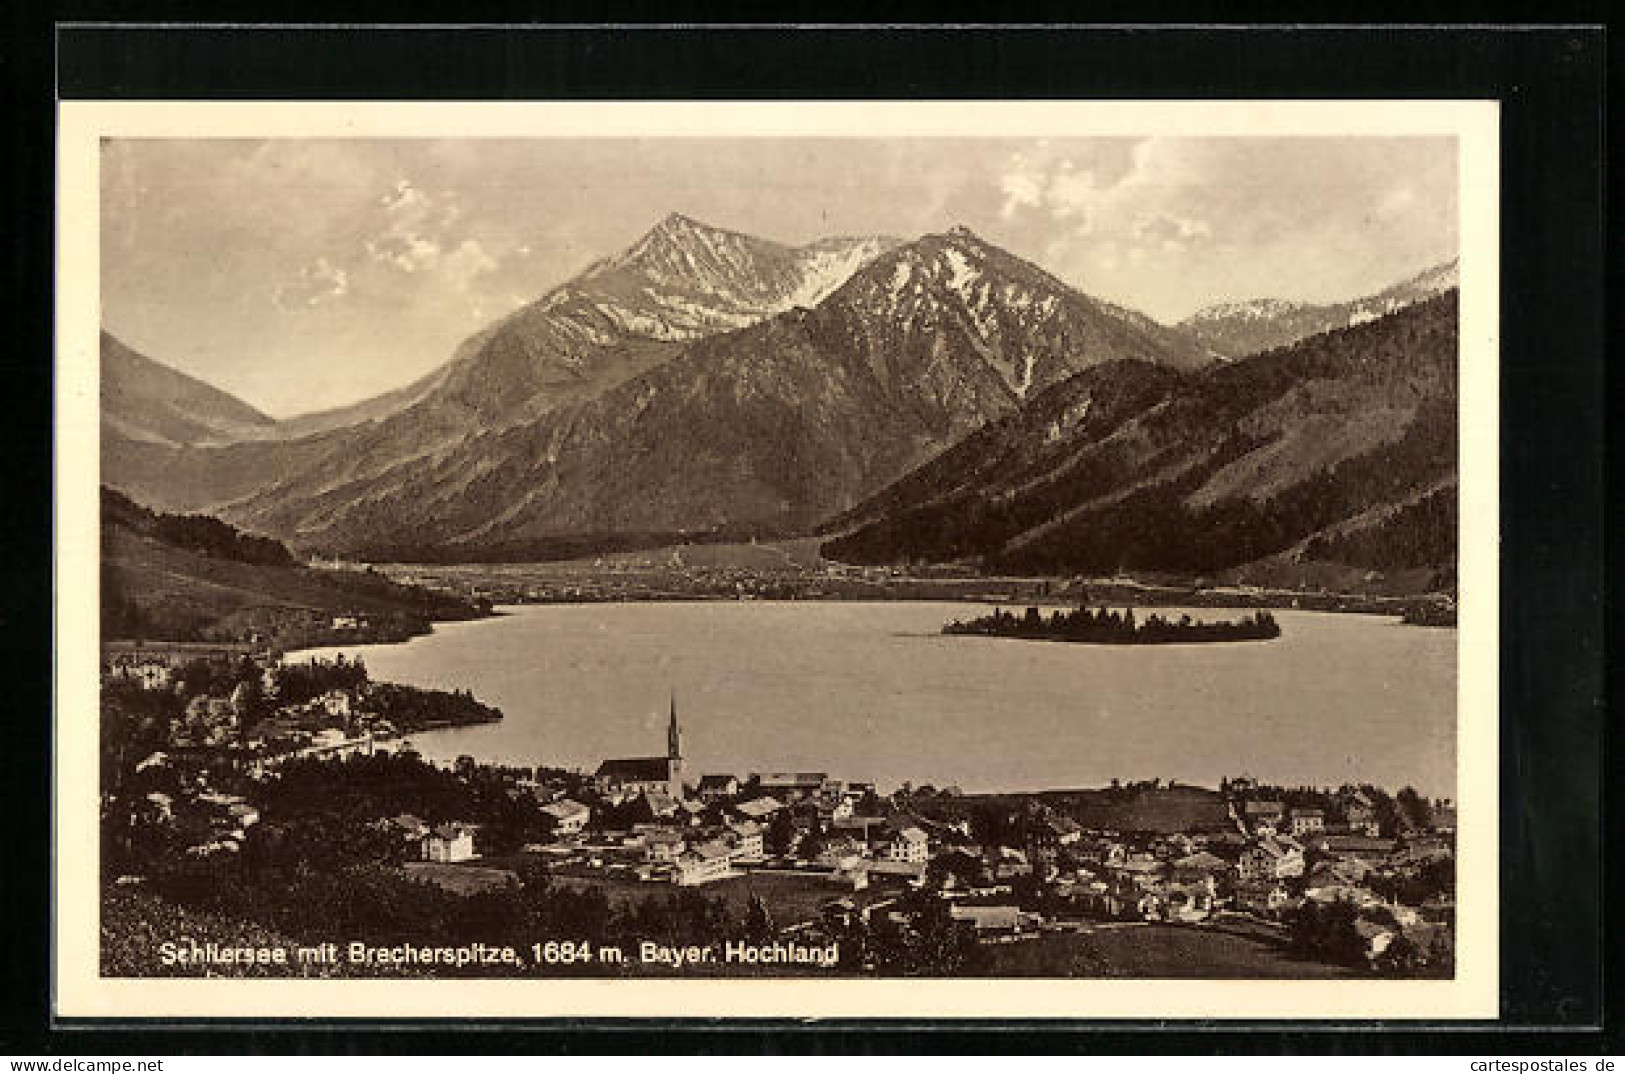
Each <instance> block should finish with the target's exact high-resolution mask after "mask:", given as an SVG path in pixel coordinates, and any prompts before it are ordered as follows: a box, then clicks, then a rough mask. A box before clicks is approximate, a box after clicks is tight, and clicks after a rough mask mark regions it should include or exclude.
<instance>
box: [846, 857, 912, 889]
mask: <svg viewBox="0 0 1625 1074" xmlns="http://www.w3.org/2000/svg"><path fill="white" fill-rule="evenodd" d="M860 867H861V868H862V869H863V870H865V871H866V872H868V874H869V876H870V879H875V878H879V879H881V880H890V881H893V882H897V881H901V882H904V883H907V884H911V885H913V886H914V887H920V886H921V885H923V884H924V883H925V870H926V863H925V862H923V861H893V860H892V859H890V858H879V859H875V858H870V859H866V860H865V861H863V862H862V864H861V866H860Z"/></svg>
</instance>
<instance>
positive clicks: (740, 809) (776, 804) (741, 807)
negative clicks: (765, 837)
mask: <svg viewBox="0 0 1625 1074" xmlns="http://www.w3.org/2000/svg"><path fill="white" fill-rule="evenodd" d="M783 808H784V805H783V803H781V802H780V801H779V800H778V799H777V798H771V797H762V798H752V799H751V800H750V801H748V802H741V803H739V804H738V805H736V806H734V812H735V813H738V814H739V815H740V816H741V817H744V818H745V819H746V820H754V821H758V822H760V821H764V820H767V819H768V818H769V817H771V816H773V814H775V813H777V812H778V811H779V810H781V809H783Z"/></svg>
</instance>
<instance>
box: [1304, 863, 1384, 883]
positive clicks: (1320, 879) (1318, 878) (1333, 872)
mask: <svg viewBox="0 0 1625 1074" xmlns="http://www.w3.org/2000/svg"><path fill="white" fill-rule="evenodd" d="M1370 873H1371V866H1370V865H1367V864H1366V863H1365V862H1363V861H1360V860H1359V859H1357V858H1348V859H1339V860H1333V861H1321V862H1316V863H1315V867H1314V868H1313V869H1310V870H1309V875H1308V876H1306V877H1305V878H1304V885H1305V886H1306V887H1311V888H1322V887H1353V886H1356V885H1359V884H1362V883H1364V882H1365V878H1366V877H1367V876H1368V875H1370Z"/></svg>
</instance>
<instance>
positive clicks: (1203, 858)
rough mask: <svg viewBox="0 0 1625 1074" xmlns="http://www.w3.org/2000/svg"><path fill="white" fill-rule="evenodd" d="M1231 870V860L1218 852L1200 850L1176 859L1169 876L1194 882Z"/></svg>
mask: <svg viewBox="0 0 1625 1074" xmlns="http://www.w3.org/2000/svg"><path fill="white" fill-rule="evenodd" d="M1229 871H1230V863H1229V862H1227V861H1225V860H1224V859H1223V858H1221V857H1219V856H1218V855H1217V854H1210V853H1208V852H1207V851H1205V850H1199V851H1197V852H1196V853H1195V854H1187V855H1186V856H1185V857H1183V858H1179V859H1178V860H1176V861H1175V862H1174V863H1173V866H1172V867H1171V869H1170V870H1169V878H1170V879H1171V880H1174V881H1176V882H1178V883H1192V882H1199V881H1202V880H1204V879H1211V878H1213V877H1218V876H1224V875H1225V874H1227V873H1229Z"/></svg>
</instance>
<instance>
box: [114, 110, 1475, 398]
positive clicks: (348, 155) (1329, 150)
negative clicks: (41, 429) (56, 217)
mask: <svg viewBox="0 0 1625 1074" xmlns="http://www.w3.org/2000/svg"><path fill="white" fill-rule="evenodd" d="M101 185H102V192H101V214H102V219H101V257H102V272H101V276H102V326H103V327H104V328H106V329H107V330H108V331H110V332H112V333H113V334H114V335H116V336H118V337H119V338H121V339H122V340H123V341H124V342H125V343H127V344H129V345H130V346H132V347H134V348H135V349H137V350H138V351H141V352H142V353H144V354H146V355H147V356H148V357H151V358H154V359H156V360H157V361H160V362H163V363H165V364H166V365H170V366H172V367H174V368H176V369H180V370H182V371H183V372H187V373H190V374H192V375H194V376H197V377H200V378H202V379H203V380H206V381H208V382H209V383H211V384H214V385H215V386H217V387H220V388H223V389H225V390H226V391H229V392H231V393H232V394H234V395H236V396H238V397H239V398H241V399H243V400H244V401H246V402H248V403H250V404H251V405H253V406H256V407H259V408H260V409H261V410H263V411H265V412H266V413H268V414H270V415H272V416H274V417H289V416H292V415H294V414H300V413H307V412H310V411H314V410H321V409H326V408H328V407H333V406H339V405H343V404H345V403H350V402H354V401H357V400H360V399H364V398H367V397H369V396H372V395H376V394H378V393H380V392H383V391H388V390H389V389H391V388H396V387H399V386H401V385H403V384H406V383H409V382H410V381H412V380H415V379H416V378H417V377H419V376H421V375H423V374H424V373H426V372H428V371H429V370H431V369H433V368H435V367H436V366H438V365H440V364H441V363H443V362H444V361H446V360H447V359H448V358H449V357H450V356H451V354H452V352H453V350H454V349H455V348H456V346H457V344H458V343H459V342H460V341H462V340H463V339H464V338H466V337H467V336H469V335H470V334H472V333H473V332H475V331H477V330H478V329H479V328H481V327H483V326H484V325H486V324H488V323H490V322H491V321H493V320H495V319H496V318H498V317H500V316H502V315H504V314H506V313H508V312H510V311H512V310H513V309H516V308H517V307H519V306H521V305H523V304H525V303H527V302H531V301H534V300H535V299H536V298H538V297H540V296H541V295H542V294H544V293H545V292H546V291H548V290H549V289H550V288H552V287H554V286H557V285H558V284H560V283H563V282H564V281H566V280H568V279H569V278H570V277H572V276H574V275H575V274H576V273H578V272H579V271H580V270H581V269H582V268H583V267H585V266H586V265H587V264H589V263H590V262H592V261H594V260H596V259H598V258H600V257H603V256H605V255H608V254H611V253H614V252H616V251H618V250H621V249H624V248H626V247H628V246H630V245H631V244H633V243H634V242H636V241H637V239H638V237H639V236H641V235H642V234H643V233H644V232H645V231H647V230H648V229H649V228H650V227H652V226H654V225H655V224H656V223H657V222H658V221H659V220H660V219H661V218H662V217H663V216H665V215H666V214H667V213H669V212H681V213H683V214H685V215H687V216H689V217H692V218H694V219H697V220H701V221H704V222H705V223H708V224H712V225H715V226H717V227H723V228H729V229H732V230H735V231H743V232H747V233H750V234H753V235H760V236H762V237H764V238H770V239H776V240H779V241H782V242H788V243H802V242H810V241H812V240H815V239H818V238H822V237H825V236H830V235H868V234H881V235H891V236H894V237H897V238H901V239H911V238H915V237H918V236H919V235H922V234H926V233H929V232H939V231H944V230H946V229H948V228H949V227H952V226H954V225H964V226H967V227H969V228H970V229H971V230H973V231H975V232H976V233H977V234H979V235H981V236H982V237H983V238H985V239H987V240H988V241H990V242H993V243H995V244H997V245H999V246H1002V247H1004V248H1005V249H1007V250H1009V251H1010V252H1012V253H1014V254H1017V255H1018V256H1021V257H1024V258H1027V259H1028V260H1030V261H1033V262H1035V263H1037V264H1038V265H1040V266H1041V267H1043V268H1045V269H1047V270H1049V271H1050V272H1052V273H1054V274H1055V275H1057V276H1059V277H1060V278H1061V279H1063V280H1065V281H1067V282H1068V283H1070V284H1072V285H1074V286H1076V287H1078V288H1079V289H1081V290H1083V291H1085V292H1086V293H1088V294H1091V295H1095V296H1097V297H1100V298H1105V299H1108V300H1110V301H1113V302H1116V303H1119V304H1121V305H1125V306H1129V307H1131V308H1134V309H1138V310H1140V311H1142V312H1144V313H1146V314H1149V315H1150V316H1152V317H1155V318H1156V319H1158V320H1160V321H1164V322H1172V321H1176V320H1178V319H1180V318H1181V317H1184V316H1186V315H1187V314H1189V313H1192V312H1194V311H1195V310H1197V309H1200V308H1202V307H1203V306H1207V305H1210V304H1212V303H1215V302H1223V301H1233V300H1241V299H1248V298H1260V297H1277V298H1289V299H1298V300H1304V301H1332V300H1342V299H1347V298H1353V297H1357V296H1360V295H1365V294H1369V293H1371V292H1374V291H1378V290H1381V289H1382V288H1384V287H1386V286H1388V285H1389V284H1391V283H1394V282H1397V281H1398V280H1401V279H1403V278H1405V277H1407V276H1410V275H1412V274H1414V273H1416V272H1419V271H1420V270H1422V269H1424V268H1427V267H1429V266H1432V265H1435V264H1438V263H1439V262H1442V261H1448V260H1450V259H1451V258H1453V257H1455V256H1456V252H1457V243H1458V235H1457V228H1458V222H1457V218H1458V212H1457V182H1456V150H1455V142H1454V141H1453V140H1452V139H1445V138H1388V139H1382V138H1321V137H1291V138H1285V137H1283V138H1252V139H1244V138H1212V139H1202V138H1160V137H1159V138H1141V139H1132V138H1091V139H1048V140H1046V139H1020V140H1015V139H1009V140H1006V139H991V138H979V139H914V140H908V139H896V138H887V139H862V138H844V139H794V140H790V139H759V138H757V139H729V140H708V139H697V138H681V139H678V138H669V139H661V138H649V139H568V140H567V139H528V140H518V139H514V140H489V139H483V140H482V139H455V140H449V139H433V140H431V139H415V140H380V139H372V140H337V139H276V140H230V139H189V140H172V139H109V140H106V141H104V142H103V145H102V171H101Z"/></svg>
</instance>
